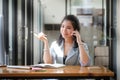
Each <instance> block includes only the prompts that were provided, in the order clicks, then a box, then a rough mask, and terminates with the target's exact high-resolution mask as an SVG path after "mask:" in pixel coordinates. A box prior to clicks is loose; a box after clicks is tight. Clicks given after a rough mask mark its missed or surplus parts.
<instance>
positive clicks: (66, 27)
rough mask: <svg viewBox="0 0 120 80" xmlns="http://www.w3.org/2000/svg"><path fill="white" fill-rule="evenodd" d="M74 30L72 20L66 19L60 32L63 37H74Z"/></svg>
mask: <svg viewBox="0 0 120 80" xmlns="http://www.w3.org/2000/svg"><path fill="white" fill-rule="evenodd" d="M73 31H74V28H73V26H72V23H71V21H69V20H64V21H63V23H62V25H61V28H60V33H61V35H62V37H63V38H72V32H73Z"/></svg>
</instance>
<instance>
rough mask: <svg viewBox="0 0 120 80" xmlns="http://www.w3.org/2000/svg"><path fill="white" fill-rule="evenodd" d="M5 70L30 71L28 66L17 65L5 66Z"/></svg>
mask: <svg viewBox="0 0 120 80" xmlns="http://www.w3.org/2000/svg"><path fill="white" fill-rule="evenodd" d="M7 68H13V69H32V67H30V66H19V65H7Z"/></svg>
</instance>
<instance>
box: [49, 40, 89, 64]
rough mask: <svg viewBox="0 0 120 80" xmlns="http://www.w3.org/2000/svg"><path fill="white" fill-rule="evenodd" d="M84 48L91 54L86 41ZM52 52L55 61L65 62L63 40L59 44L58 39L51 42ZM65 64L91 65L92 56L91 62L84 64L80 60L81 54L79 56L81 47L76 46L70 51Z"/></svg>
mask: <svg viewBox="0 0 120 80" xmlns="http://www.w3.org/2000/svg"><path fill="white" fill-rule="evenodd" d="M84 48H85V50H86V52H87V54H88V56H89V50H88V47H87V45H86V44H85V43H84ZM50 54H51V56H52V60H53V63H60V64H63V57H64V46H63V42H62V44H61V45H60V46H59V45H58V44H57V42H56V41H54V42H53V43H52V44H51V47H50ZM65 65H81V66H88V65H90V56H89V62H88V63H87V64H83V63H82V62H81V61H80V56H79V49H78V48H75V47H74V46H73V47H72V49H71V50H70V51H69V53H68V55H67V57H66V60H65Z"/></svg>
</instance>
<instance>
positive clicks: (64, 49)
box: [38, 15, 90, 66]
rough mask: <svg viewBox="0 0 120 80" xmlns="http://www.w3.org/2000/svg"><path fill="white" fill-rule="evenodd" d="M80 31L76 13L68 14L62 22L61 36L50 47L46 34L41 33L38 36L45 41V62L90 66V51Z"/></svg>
mask: <svg viewBox="0 0 120 80" xmlns="http://www.w3.org/2000/svg"><path fill="white" fill-rule="evenodd" d="M79 31H80V26H79V20H78V19H77V18H76V17H75V16H74V15H67V16H65V17H64V19H63V20H62V22H61V27H60V36H59V38H58V40H57V41H55V42H53V43H52V45H51V47H50V49H49V45H48V44H49V43H48V39H47V37H46V35H45V34H44V33H39V34H38V38H39V39H40V40H42V41H43V42H44V55H43V60H44V63H49V64H53V63H63V64H65V65H81V66H89V65H90V57H89V54H88V52H89V51H88V48H87V45H86V44H85V43H83V41H82V40H81V36H80V33H79Z"/></svg>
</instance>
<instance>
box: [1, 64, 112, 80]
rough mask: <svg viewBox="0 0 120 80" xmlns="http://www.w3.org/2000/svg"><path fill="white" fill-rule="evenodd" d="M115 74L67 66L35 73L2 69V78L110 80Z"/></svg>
mask: <svg viewBox="0 0 120 80" xmlns="http://www.w3.org/2000/svg"><path fill="white" fill-rule="evenodd" d="M110 77H114V72H112V71H110V70H108V69H107V68H105V67H80V66H65V67H62V68H56V69H50V68H45V70H40V71H34V70H24V69H11V68H6V67H0V78H9V79H10V78H24V79H28V78H36V79H37V78H96V79H100V78H102V79H105V80H109V78H110Z"/></svg>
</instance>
